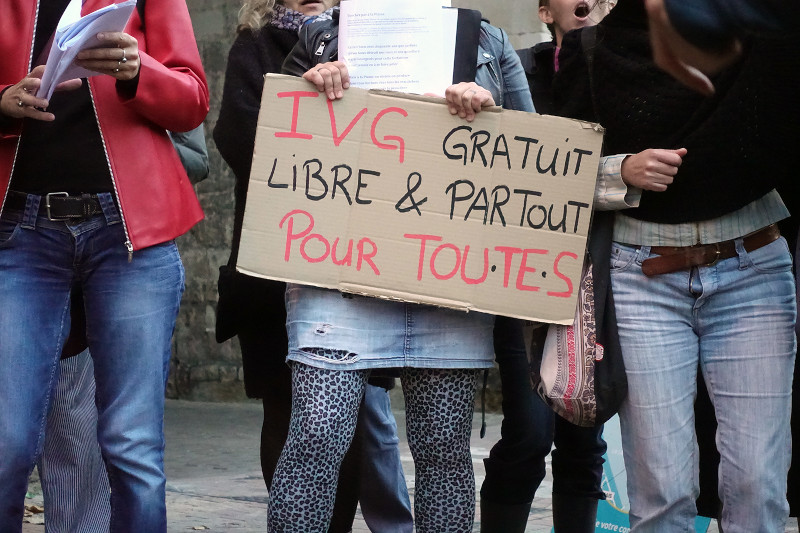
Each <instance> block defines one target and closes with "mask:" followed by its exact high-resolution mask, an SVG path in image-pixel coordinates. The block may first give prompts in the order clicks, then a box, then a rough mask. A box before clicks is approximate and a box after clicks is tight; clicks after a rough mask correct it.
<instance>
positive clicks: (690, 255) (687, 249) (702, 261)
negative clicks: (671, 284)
mask: <svg viewBox="0 0 800 533" xmlns="http://www.w3.org/2000/svg"><path fill="white" fill-rule="evenodd" d="M780 236H781V232H780V231H779V230H778V226H776V225H775V224H771V225H769V226H767V227H765V228H762V229H760V230H758V231H756V232H753V233H751V234H750V235H746V236H745V237H744V238H743V239H742V244H744V249H745V250H747V251H748V252H752V251H753V250H757V249H759V248H761V247H762V246H766V245H767V244H769V243H771V242H773V241H776V240H778V238H779V237H780ZM650 251H651V252H652V253H654V254H658V256H657V257H651V258H649V259H645V260H644V261H642V272H644V274H645V275H646V276H657V275H659V274H668V273H670V272H677V271H678V270H686V269H689V268H692V267H695V266H711V265H713V264H714V263H716V262H717V261H719V260H720V259H730V258H731V257H736V243H735V240H730V241H723V242H715V243H712V244H696V245H694V246H653V247H651V248H650Z"/></svg>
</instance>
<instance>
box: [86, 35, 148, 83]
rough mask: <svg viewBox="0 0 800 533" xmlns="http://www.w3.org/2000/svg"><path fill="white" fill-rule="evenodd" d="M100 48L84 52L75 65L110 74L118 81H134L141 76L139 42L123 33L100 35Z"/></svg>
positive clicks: (98, 37) (98, 36)
mask: <svg viewBox="0 0 800 533" xmlns="http://www.w3.org/2000/svg"><path fill="white" fill-rule="evenodd" d="M97 39H98V40H99V41H100V42H101V43H102V45H101V46H100V47H99V48H89V49H87V50H82V51H81V52H79V53H78V55H77V56H76V58H75V63H76V64H78V65H80V66H81V67H83V68H85V69H87V70H93V71H95V72H99V73H100V74H108V75H109V76H113V77H114V78H116V79H118V80H132V79H133V78H135V77H136V76H137V74H139V67H141V61H140V60H139V42H138V41H137V40H136V38H135V37H132V36H130V35H128V34H127V33H123V32H109V33H98V34H97Z"/></svg>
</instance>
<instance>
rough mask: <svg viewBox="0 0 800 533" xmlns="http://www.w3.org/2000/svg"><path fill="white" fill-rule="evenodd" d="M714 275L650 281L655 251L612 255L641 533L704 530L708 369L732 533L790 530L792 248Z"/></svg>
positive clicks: (627, 449)
mask: <svg viewBox="0 0 800 533" xmlns="http://www.w3.org/2000/svg"><path fill="white" fill-rule="evenodd" d="M736 249H737V253H738V256H737V257H733V258H730V259H725V260H721V261H718V262H717V263H716V264H713V265H711V266H702V267H695V268H693V269H691V270H683V271H678V272H673V273H669V274H663V275H659V276H654V277H650V278H648V277H647V276H645V275H644V274H643V273H642V269H641V263H642V261H643V260H644V259H647V258H648V257H649V256H650V255H651V252H650V248H649V247H647V246H643V247H641V248H638V249H637V248H631V247H628V246H625V245H621V244H619V243H614V244H613V249H612V254H611V280H612V284H613V290H614V300H615V304H616V312H617V321H618V326H619V335H620V341H621V342H622V353H623V357H624V360H625V370H626V374H627V377H628V398H627V400H626V401H625V403H624V404H623V406H622V409H621V411H620V420H621V427H622V445H623V452H624V457H625V468H626V471H627V475H628V494H629V496H630V505H631V510H630V520H631V527H632V531H634V532H636V533H645V532H646V533H663V532H690V531H694V526H693V521H694V517H695V515H696V508H695V498H696V497H697V495H698V492H699V486H698V451H697V440H696V436H695V432H694V410H693V406H694V400H695V396H696V393H697V387H696V376H697V368H698V362H699V364H700V367H701V369H702V374H703V378H704V379H705V383H706V385H707V387H708V392H709V396H710V398H711V401H712V403H713V404H714V411H715V413H716V416H717V420H718V422H719V427H718V430H717V435H716V441H717V448H718V449H719V451H720V455H721V461H720V467H719V495H720V499H721V501H722V502H723V511H722V518H721V526H722V529H724V531H725V533H759V532H764V533H775V532H778V531H783V530H784V528H785V523H786V519H787V517H788V514H789V506H788V503H787V500H786V475H787V471H788V470H789V461H790V457H791V435H790V430H789V418H790V411H791V391H792V375H793V369H794V359H795V351H796V341H795V335H794V326H795V318H796V304H795V287H794V279H793V275H792V271H791V264H792V260H791V256H790V254H789V250H788V247H787V245H786V241H785V240H784V239H782V238H781V239H778V240H777V241H775V242H773V243H771V244H768V245H766V246H763V247H761V248H758V249H757V250H753V251H751V252H747V251H745V249H744V247H743V246H742V243H741V239H738V240H737V242H736Z"/></svg>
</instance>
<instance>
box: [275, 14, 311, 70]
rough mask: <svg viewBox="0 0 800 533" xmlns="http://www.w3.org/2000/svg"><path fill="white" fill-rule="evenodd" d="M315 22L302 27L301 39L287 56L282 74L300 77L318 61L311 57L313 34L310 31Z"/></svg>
mask: <svg viewBox="0 0 800 533" xmlns="http://www.w3.org/2000/svg"><path fill="white" fill-rule="evenodd" d="M312 27H313V24H306V25H305V26H303V27H302V28H301V29H300V40H299V41H298V42H297V44H296V45H294V48H292V51H291V52H289V55H288V56H286V59H285V60H284V61H283V67H282V68H281V74H289V75H290V76H297V77H298V78H299V77H300V76H302V75H303V74H305V73H306V71H307V70H308V69H310V68H311V67H313V66H314V65H315V64H316V62H315V61H313V59H312V57H311V51H310V49H309V46H311V44H310V43H311V36H310V34H309V31H310V30H311V29H312Z"/></svg>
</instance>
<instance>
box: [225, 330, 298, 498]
mask: <svg viewBox="0 0 800 533" xmlns="http://www.w3.org/2000/svg"><path fill="white" fill-rule="evenodd" d="M260 318H263V317H260ZM258 322H259V321H258V320H254V321H250V320H248V321H247V322H245V323H243V324H240V325H239V331H238V336H239V345H240V346H241V350H242V359H243V360H248V361H254V360H258V359H262V358H263V359H270V360H272V359H274V360H275V361H274V362H271V363H267V362H264V361H261V362H260V363H261V364H260V365H252V364H249V365H246V366H245V373H246V376H245V379H246V380H248V382H250V383H253V384H254V385H253V386H252V387H250V388H249V389H248V393H249V392H250V389H256V386H255V384H257V385H258V387H257V391H256V392H257V393H258V394H260V395H261V398H262V403H263V406H264V422H263V424H262V426H261V449H260V458H261V472H262V474H263V476H264V483H265V484H266V486H267V490H269V488H270V485H271V484H272V476H273V475H274V474H275V465H277V464H278V458H279V457H280V455H281V450H282V449H283V445H284V444H285V443H286V435H287V434H288V433H289V417H290V416H291V413H292V372H291V370H290V369H289V365H287V364H286V363H285V359H286V353H285V351H286V342H285V340H284V342H283V348H282V350H283V352H284V353H282V354H275V353H272V351H273V349H274V347H273V339H272V338H270V337H269V336H265V335H264V327H263V325H261V324H259V323H258ZM279 349H281V348H279ZM254 372H255V373H257V374H258V376H254V375H253V373H254ZM248 373H249V374H248Z"/></svg>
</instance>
